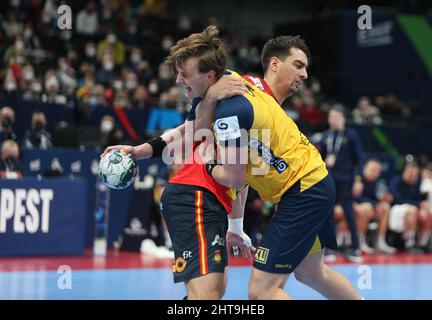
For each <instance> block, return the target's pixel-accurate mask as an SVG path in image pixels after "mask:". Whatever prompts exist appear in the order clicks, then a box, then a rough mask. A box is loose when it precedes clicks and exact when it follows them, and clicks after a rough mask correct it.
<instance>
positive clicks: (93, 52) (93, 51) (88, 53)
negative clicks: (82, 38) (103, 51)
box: [86, 47, 96, 58]
mask: <svg viewBox="0 0 432 320" xmlns="http://www.w3.org/2000/svg"><path fill="white" fill-rule="evenodd" d="M95 55H96V48H95V47H87V48H86V56H87V57H90V58H93V57H94V56H95Z"/></svg>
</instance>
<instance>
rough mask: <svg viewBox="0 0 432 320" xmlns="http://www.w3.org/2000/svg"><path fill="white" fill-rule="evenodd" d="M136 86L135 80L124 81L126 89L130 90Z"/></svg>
mask: <svg viewBox="0 0 432 320" xmlns="http://www.w3.org/2000/svg"><path fill="white" fill-rule="evenodd" d="M136 86H137V83H136V81H134V80H133V81H127V82H126V89H128V90H132V89H135V88H136Z"/></svg>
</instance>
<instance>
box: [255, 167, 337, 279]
mask: <svg viewBox="0 0 432 320" xmlns="http://www.w3.org/2000/svg"><path fill="white" fill-rule="evenodd" d="M301 183H302V181H301V179H300V180H299V181H297V182H296V183H295V184H294V185H293V186H292V187H291V188H290V189H289V190H288V191H286V192H285V194H284V195H283V196H282V199H281V201H280V202H279V203H278V207H277V211H276V213H275V215H274V216H273V218H272V220H271V221H270V223H269V226H268V228H267V231H266V233H265V235H264V239H263V242H262V243H261V245H260V246H259V247H258V248H257V252H256V254H255V260H254V267H255V268H257V269H259V270H262V271H266V272H271V273H291V272H293V271H294V270H295V268H297V266H298V265H299V264H300V263H301V262H302V261H303V259H304V258H305V257H306V256H307V255H308V254H309V253H314V252H318V251H319V250H321V249H322V248H324V247H328V248H330V249H334V250H336V249H337V242H336V234H335V224H334V221H333V217H332V213H333V207H334V202H335V186H334V183H333V180H332V178H331V177H330V175H327V176H326V177H325V178H323V179H322V180H321V181H319V182H318V183H316V184H314V185H312V186H311V187H309V188H307V189H306V190H304V191H301V187H302V186H301Z"/></svg>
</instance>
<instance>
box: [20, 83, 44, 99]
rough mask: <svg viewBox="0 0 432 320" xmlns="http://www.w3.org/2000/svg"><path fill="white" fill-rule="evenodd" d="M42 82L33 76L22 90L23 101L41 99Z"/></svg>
mask: <svg viewBox="0 0 432 320" xmlns="http://www.w3.org/2000/svg"><path fill="white" fill-rule="evenodd" d="M41 93H42V84H41V81H40V80H39V79H36V78H34V79H33V80H32V81H31V82H30V85H29V87H28V88H27V90H26V91H24V92H23V95H22V99H23V100H25V101H41Z"/></svg>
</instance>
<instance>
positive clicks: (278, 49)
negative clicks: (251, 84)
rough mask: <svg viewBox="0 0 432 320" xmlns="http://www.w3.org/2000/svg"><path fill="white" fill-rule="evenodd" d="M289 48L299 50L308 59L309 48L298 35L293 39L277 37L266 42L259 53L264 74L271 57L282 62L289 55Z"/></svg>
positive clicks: (291, 37) (290, 37)
mask: <svg viewBox="0 0 432 320" xmlns="http://www.w3.org/2000/svg"><path fill="white" fill-rule="evenodd" d="M291 48H297V49H300V50H301V51H303V52H304V53H305V54H306V56H307V57H308V58H309V57H310V51H309V48H308V47H307V45H306V42H305V41H304V39H303V38H302V37H301V36H299V35H297V36H294V37H293V36H279V37H276V38H274V39H270V40H269V41H267V43H266V44H265V45H264V47H263V50H262V53H261V63H262V67H263V71H264V73H266V71H267V68H268V66H269V64H270V59H271V58H272V57H278V58H279V59H281V60H284V59H285V58H286V57H288V56H289V55H291Z"/></svg>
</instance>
